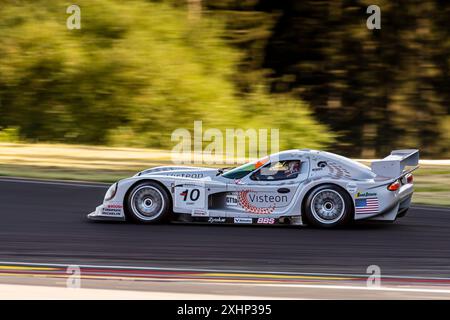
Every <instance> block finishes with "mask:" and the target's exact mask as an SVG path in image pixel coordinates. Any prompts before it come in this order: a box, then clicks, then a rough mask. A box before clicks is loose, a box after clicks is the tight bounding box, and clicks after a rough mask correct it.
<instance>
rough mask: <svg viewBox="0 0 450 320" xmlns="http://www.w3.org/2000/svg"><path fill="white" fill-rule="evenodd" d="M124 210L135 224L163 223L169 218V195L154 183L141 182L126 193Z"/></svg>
mask: <svg viewBox="0 0 450 320" xmlns="http://www.w3.org/2000/svg"><path fill="white" fill-rule="evenodd" d="M126 208H127V216H129V217H130V218H131V219H132V220H134V221H136V222H140V223H158V222H163V221H166V220H168V219H169V216H170V200H169V195H168V194H167V191H166V190H165V189H164V188H163V187H162V186H160V185H159V184H158V183H156V182H152V181H146V182H142V183H139V184H137V185H135V186H134V187H133V188H132V189H131V190H130V192H128V196H127V203H126Z"/></svg>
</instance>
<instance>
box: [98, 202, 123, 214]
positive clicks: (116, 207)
mask: <svg viewBox="0 0 450 320" xmlns="http://www.w3.org/2000/svg"><path fill="white" fill-rule="evenodd" d="M122 208H123V206H122V205H120V204H108V205H107V206H106V207H104V208H103V210H102V214H103V215H105V216H121V215H122Z"/></svg>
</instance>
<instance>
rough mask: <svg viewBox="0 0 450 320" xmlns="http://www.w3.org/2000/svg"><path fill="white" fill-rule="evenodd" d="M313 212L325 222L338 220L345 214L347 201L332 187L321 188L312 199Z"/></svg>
mask: <svg viewBox="0 0 450 320" xmlns="http://www.w3.org/2000/svg"><path fill="white" fill-rule="evenodd" d="M311 213H312V214H313V216H314V218H315V219H316V220H317V221H320V222H321V223H324V224H333V223H336V222H338V221H339V220H340V219H341V218H342V216H343V215H344V214H345V202H344V199H343V198H342V196H341V195H340V194H339V192H337V191H335V190H332V189H325V190H320V191H319V192H317V193H316V194H315V195H314V197H313V198H312V201H311Z"/></svg>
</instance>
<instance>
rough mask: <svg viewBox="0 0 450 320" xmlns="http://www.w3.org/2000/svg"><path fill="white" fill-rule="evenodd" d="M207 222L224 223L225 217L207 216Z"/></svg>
mask: <svg viewBox="0 0 450 320" xmlns="http://www.w3.org/2000/svg"><path fill="white" fill-rule="evenodd" d="M208 222H209V223H224V222H225V218H213V217H211V218H209V219H208Z"/></svg>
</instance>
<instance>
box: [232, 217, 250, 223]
mask: <svg viewBox="0 0 450 320" xmlns="http://www.w3.org/2000/svg"><path fill="white" fill-rule="evenodd" d="M234 223H253V219H252V218H234Z"/></svg>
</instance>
